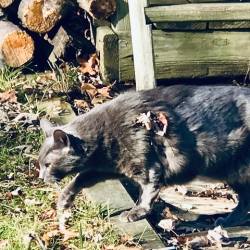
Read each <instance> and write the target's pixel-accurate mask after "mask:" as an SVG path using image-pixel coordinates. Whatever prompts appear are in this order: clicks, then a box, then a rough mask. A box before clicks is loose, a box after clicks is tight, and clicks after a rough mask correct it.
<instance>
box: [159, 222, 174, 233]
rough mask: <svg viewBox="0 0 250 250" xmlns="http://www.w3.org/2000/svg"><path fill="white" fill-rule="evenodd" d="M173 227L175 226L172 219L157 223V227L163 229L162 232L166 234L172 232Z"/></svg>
mask: <svg viewBox="0 0 250 250" xmlns="http://www.w3.org/2000/svg"><path fill="white" fill-rule="evenodd" d="M175 225H176V223H175V221H174V220H172V219H164V220H161V221H160V222H159V223H158V226H159V227H161V228H163V229H164V230H166V231H168V232H169V231H172V230H173V229H174V227H175Z"/></svg>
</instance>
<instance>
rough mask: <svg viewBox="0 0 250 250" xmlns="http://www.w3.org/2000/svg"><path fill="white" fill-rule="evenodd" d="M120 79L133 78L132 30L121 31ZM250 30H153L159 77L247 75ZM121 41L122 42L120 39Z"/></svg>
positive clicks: (157, 75)
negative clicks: (130, 31) (129, 31)
mask: <svg viewBox="0 0 250 250" xmlns="http://www.w3.org/2000/svg"><path fill="white" fill-rule="evenodd" d="M119 39H120V41H119V46H123V47H122V48H120V47H119V49H120V53H119V61H120V78H121V79H124V80H127V79H130V80H131V79H133V75H134V69H133V61H132V60H131V58H132V45H131V38H130V36H129V33H123V34H119ZM249 40H250V33H249V32H237V31H232V32H223V31H214V32H200V33H195V32H163V31H161V30H154V31H153V44H154V55H155V70H156V78H157V79H170V78H186V77H192V78H193V77H209V76H236V75H245V74H246V72H247V69H248V64H249V58H248V54H247V53H246V51H248V50H250V43H249ZM121 41H122V42H121Z"/></svg>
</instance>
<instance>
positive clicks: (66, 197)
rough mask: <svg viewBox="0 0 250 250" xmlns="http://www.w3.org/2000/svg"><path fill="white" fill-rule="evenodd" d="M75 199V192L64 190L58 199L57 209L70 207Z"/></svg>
mask: <svg viewBox="0 0 250 250" xmlns="http://www.w3.org/2000/svg"><path fill="white" fill-rule="evenodd" d="M74 200H75V194H74V193H72V192H69V193H65V192H62V193H61V195H60V197H59V199H58V201H57V209H58V210H66V209H68V208H70V207H71V206H72V204H73V202H74Z"/></svg>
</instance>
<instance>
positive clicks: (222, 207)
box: [160, 180, 237, 221]
mask: <svg viewBox="0 0 250 250" xmlns="http://www.w3.org/2000/svg"><path fill="white" fill-rule="evenodd" d="M218 184H219V183H217V184H216V183H211V182H209V181H204V180H195V181H193V182H190V183H188V184H187V185H184V186H185V187H186V188H187V190H188V191H189V192H190V191H192V192H193V191H195V192H198V193H201V192H203V191H208V190H214V187H215V186H216V185H218ZM219 185H220V184H219ZM221 185H223V184H221ZM216 192H218V193H222V194H231V195H232V196H233V197H235V194H234V192H233V191H232V190H231V189H222V190H221V189H218V191H216ZM160 198H161V199H162V200H164V201H165V202H167V203H169V204H171V205H173V206H175V207H176V208H178V209H180V211H182V212H183V214H180V217H181V218H182V219H184V220H187V221H195V220H197V219H198V218H199V217H200V216H201V215H214V214H226V213H229V212H231V211H232V210H233V209H234V208H235V206H236V205H237V200H236V201H233V200H232V199H230V200H228V199H227V198H225V197H220V196H219V195H218V197H216V199H212V198H211V197H196V196H188V195H184V194H181V193H180V192H178V191H177V190H176V186H173V187H169V188H167V189H165V190H164V189H163V190H162V191H161V192H160Z"/></svg>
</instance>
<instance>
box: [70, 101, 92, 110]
mask: <svg viewBox="0 0 250 250" xmlns="http://www.w3.org/2000/svg"><path fill="white" fill-rule="evenodd" d="M74 107H76V108H84V109H89V105H88V103H87V102H86V101H84V100H78V99H75V100H74Z"/></svg>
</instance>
